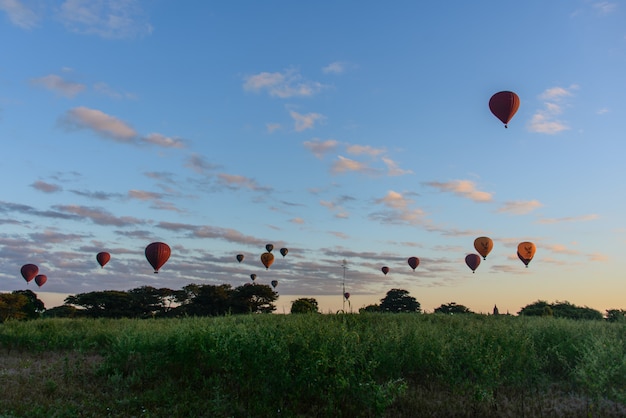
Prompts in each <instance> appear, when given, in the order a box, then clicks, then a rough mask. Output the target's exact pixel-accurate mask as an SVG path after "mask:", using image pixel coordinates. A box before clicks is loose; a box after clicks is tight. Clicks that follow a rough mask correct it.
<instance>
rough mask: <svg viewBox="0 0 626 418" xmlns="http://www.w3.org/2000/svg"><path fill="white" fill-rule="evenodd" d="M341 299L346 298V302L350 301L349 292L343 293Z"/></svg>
mask: <svg viewBox="0 0 626 418" xmlns="http://www.w3.org/2000/svg"><path fill="white" fill-rule="evenodd" d="M343 297H344V298H346V300H348V299H350V292H346V293H344V294H343Z"/></svg>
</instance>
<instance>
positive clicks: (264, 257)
mask: <svg viewBox="0 0 626 418" xmlns="http://www.w3.org/2000/svg"><path fill="white" fill-rule="evenodd" d="M273 262H274V254H272V253H269V252H267V253H263V254H261V263H263V265H264V266H265V270H267V269H269V268H270V266H271V265H272V263H273Z"/></svg>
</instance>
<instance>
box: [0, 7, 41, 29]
mask: <svg viewBox="0 0 626 418" xmlns="http://www.w3.org/2000/svg"><path fill="white" fill-rule="evenodd" d="M0 10H2V11H4V12H5V13H6V14H7V16H8V17H9V20H10V21H11V23H13V24H14V25H16V26H19V27H20V28H22V29H32V28H34V27H35V26H37V24H38V23H39V20H40V17H39V15H38V14H37V13H36V12H35V11H34V10H32V9H30V8H28V7H27V6H26V5H25V4H24V2H22V1H20V0H0Z"/></svg>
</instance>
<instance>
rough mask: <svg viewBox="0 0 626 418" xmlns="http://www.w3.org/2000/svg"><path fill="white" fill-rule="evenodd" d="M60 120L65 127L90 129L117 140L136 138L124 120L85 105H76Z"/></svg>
mask: <svg viewBox="0 0 626 418" xmlns="http://www.w3.org/2000/svg"><path fill="white" fill-rule="evenodd" d="M61 122H62V124H64V125H65V126H67V127H74V128H82V129H90V130H92V131H94V132H96V133H98V134H100V135H102V136H105V137H107V138H111V139H113V140H115V141H117V142H126V143H129V142H132V141H134V140H135V139H136V138H137V132H135V130H134V129H133V128H131V127H130V126H129V125H128V124H126V122H123V121H121V120H119V119H117V118H116V117H114V116H110V115H107V114H106V113H104V112H102V111H100V110H96V109H89V108H87V107H76V108H74V109H71V110H69V111H68V112H67V113H66V114H65V116H64V117H63V118H62V119H61Z"/></svg>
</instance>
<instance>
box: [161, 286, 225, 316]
mask: <svg viewBox="0 0 626 418" xmlns="http://www.w3.org/2000/svg"><path fill="white" fill-rule="evenodd" d="M177 295H178V296H177V301H179V302H182V305H180V306H179V307H178V308H175V309H174V310H173V311H172V313H174V314H176V315H180V314H184V315H191V316H219V315H225V314H227V313H228V312H229V311H230V310H231V300H232V296H233V289H232V286H231V285H229V284H222V285H219V286H215V285H189V286H185V287H184V288H183V292H182V293H177Z"/></svg>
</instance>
